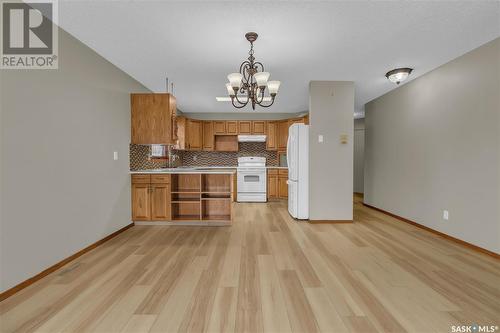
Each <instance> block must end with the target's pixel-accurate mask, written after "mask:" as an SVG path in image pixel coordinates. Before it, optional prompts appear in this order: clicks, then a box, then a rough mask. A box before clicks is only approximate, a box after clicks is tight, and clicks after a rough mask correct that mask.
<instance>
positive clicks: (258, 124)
mask: <svg viewBox="0 0 500 333" xmlns="http://www.w3.org/2000/svg"><path fill="white" fill-rule="evenodd" d="M252 134H259V135H260V134H266V122H265V121H263V120H254V121H252Z"/></svg>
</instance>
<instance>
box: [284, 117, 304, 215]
mask: <svg viewBox="0 0 500 333" xmlns="http://www.w3.org/2000/svg"><path fill="white" fill-rule="evenodd" d="M286 159H287V164H288V212H289V213H290V215H292V217H294V218H296V219H300V220H307V219H308V218H309V125H304V124H292V125H291V126H290V128H289V129H288V142H287V145H286Z"/></svg>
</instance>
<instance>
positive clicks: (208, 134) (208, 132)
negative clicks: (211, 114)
mask: <svg viewBox="0 0 500 333" xmlns="http://www.w3.org/2000/svg"><path fill="white" fill-rule="evenodd" d="M203 150H206V151H212V150H214V122H213V121H204V122H203Z"/></svg>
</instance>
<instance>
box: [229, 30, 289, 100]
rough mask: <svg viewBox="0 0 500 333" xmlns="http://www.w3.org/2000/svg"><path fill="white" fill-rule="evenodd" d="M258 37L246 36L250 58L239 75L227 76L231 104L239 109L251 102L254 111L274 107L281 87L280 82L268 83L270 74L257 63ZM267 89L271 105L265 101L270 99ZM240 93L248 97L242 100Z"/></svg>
mask: <svg viewBox="0 0 500 333" xmlns="http://www.w3.org/2000/svg"><path fill="white" fill-rule="evenodd" d="M258 36H259V35H257V33H255V32H248V33H246V34H245V38H246V39H247V40H248V41H249V42H250V51H249V52H248V54H249V55H250V56H249V57H248V60H245V61H243V62H242V63H241V65H240V72H239V73H231V74H229V75H228V76H227V78H228V80H229V83H226V89H227V93H228V94H229V97H231V103H232V104H233V106H234V107H235V108H237V109H241V108H243V107H245V106H246V105H247V104H248V103H249V102H250V103H251V105H252V109H254V110H255V106H256V105H259V106H262V107H264V108H268V107H270V106H271V105H273V103H274V99H275V97H276V94H277V93H278V89H279V87H280V81H268V79H269V76H270V74H269V72H264V65H262V63H261V62H258V61H255V57H254V56H253V53H254V51H253V42H255V41H256V40H257V37H258ZM266 87H267V89H268V90H269V95H270V99H271V102H270V103H269V104H264V101H266V100H267V99H268V98H266V96H264V93H265V90H266ZM238 93H239V94H242V95H246V98H240V96H238ZM267 97H269V96H267Z"/></svg>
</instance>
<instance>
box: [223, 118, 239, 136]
mask: <svg viewBox="0 0 500 333" xmlns="http://www.w3.org/2000/svg"><path fill="white" fill-rule="evenodd" d="M226 134H227V135H237V134H238V122H237V121H235V120H234V121H233V120H228V121H226Z"/></svg>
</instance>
